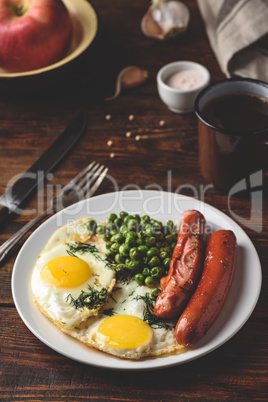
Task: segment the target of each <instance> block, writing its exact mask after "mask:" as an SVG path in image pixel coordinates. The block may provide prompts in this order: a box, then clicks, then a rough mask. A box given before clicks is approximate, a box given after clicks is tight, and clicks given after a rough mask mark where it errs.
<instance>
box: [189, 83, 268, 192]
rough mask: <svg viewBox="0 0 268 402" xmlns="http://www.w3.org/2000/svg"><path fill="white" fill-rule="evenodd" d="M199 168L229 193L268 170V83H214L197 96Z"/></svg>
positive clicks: (212, 181) (211, 181) (216, 185)
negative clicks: (257, 174)
mask: <svg viewBox="0 0 268 402" xmlns="http://www.w3.org/2000/svg"><path fill="white" fill-rule="evenodd" d="M195 113H196V115H197V117H198V145H199V166H200V170H201V173H202V175H203V177H204V178H205V179H206V180H207V181H208V182H210V183H212V184H214V185H215V187H217V188H219V189H222V190H230V189H231V188H232V187H233V186H235V185H236V184H239V183H240V182H241V180H244V179H246V178H249V176H250V175H251V174H252V173H254V172H257V171H258V170H266V169H267V167H268V84H267V83H265V82H262V81H258V80H254V79H250V78H231V79H226V80H222V81H218V82H215V83H213V84H211V85H209V86H207V87H206V88H205V89H203V91H202V92H200V94H199V95H198V96H197V99H196V102H195Z"/></svg>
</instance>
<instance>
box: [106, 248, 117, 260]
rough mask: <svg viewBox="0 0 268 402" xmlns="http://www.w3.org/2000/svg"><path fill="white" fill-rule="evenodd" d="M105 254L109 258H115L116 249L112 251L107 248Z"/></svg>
mask: <svg viewBox="0 0 268 402" xmlns="http://www.w3.org/2000/svg"><path fill="white" fill-rule="evenodd" d="M105 255H106V257H107V258H109V259H113V258H114V256H115V252H114V251H112V250H111V249H108V250H106V253H105Z"/></svg>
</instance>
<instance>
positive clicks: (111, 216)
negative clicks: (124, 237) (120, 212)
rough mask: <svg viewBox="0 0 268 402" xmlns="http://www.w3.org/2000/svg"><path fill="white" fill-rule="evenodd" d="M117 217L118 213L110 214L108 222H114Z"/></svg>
mask: <svg viewBox="0 0 268 402" xmlns="http://www.w3.org/2000/svg"><path fill="white" fill-rule="evenodd" d="M116 218H117V215H116V214H110V215H109V217H108V222H114V220H115V219H116Z"/></svg>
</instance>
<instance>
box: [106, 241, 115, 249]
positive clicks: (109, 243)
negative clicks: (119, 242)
mask: <svg viewBox="0 0 268 402" xmlns="http://www.w3.org/2000/svg"><path fill="white" fill-rule="evenodd" d="M112 244H113V243H112V242H111V241H107V243H106V244H105V246H106V249H107V250H109V249H110V248H111V245H112Z"/></svg>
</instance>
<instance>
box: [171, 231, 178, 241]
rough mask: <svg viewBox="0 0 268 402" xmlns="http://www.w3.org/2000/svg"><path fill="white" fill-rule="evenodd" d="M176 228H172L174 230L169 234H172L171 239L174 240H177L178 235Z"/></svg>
mask: <svg viewBox="0 0 268 402" xmlns="http://www.w3.org/2000/svg"><path fill="white" fill-rule="evenodd" d="M178 233H179V232H178V230H174V232H172V233H171V235H172V237H173V239H174V240H175V241H176V240H177V237H178Z"/></svg>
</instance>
